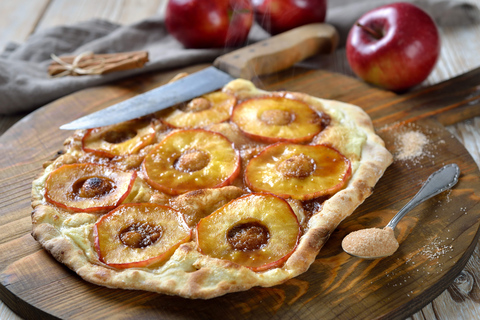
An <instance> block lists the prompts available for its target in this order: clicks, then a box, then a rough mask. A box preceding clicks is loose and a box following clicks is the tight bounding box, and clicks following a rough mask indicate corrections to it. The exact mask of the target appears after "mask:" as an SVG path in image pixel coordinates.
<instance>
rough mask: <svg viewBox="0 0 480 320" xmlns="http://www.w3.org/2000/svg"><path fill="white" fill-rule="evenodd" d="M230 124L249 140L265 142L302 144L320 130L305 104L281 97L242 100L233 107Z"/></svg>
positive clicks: (319, 120)
mask: <svg viewBox="0 0 480 320" xmlns="http://www.w3.org/2000/svg"><path fill="white" fill-rule="evenodd" d="M232 121H233V122H234V123H235V124H237V126H238V127H239V128H240V130H242V132H243V133H244V134H245V135H246V136H248V137H249V138H251V139H254V140H257V141H260V142H267V143H274V142H278V141H288V142H294V143H302V142H306V141H310V140H311V139H312V138H313V137H314V136H315V135H317V134H318V133H319V132H320V131H321V130H322V121H321V118H320V116H319V115H318V114H317V113H316V112H315V111H314V110H312V109H311V108H310V107H309V106H308V105H307V104H306V103H304V102H302V101H299V100H294V99H288V98H284V97H261V98H253V99H249V100H246V101H244V102H242V103H240V104H238V105H237V106H235V108H234V109H233V111H232Z"/></svg>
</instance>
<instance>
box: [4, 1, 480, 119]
mask: <svg viewBox="0 0 480 320" xmlns="http://www.w3.org/2000/svg"><path fill="white" fill-rule="evenodd" d="M391 2H395V1H393V0H370V1H358V0H330V1H329V3H328V12H327V19H326V21H327V22H328V23H331V24H332V25H334V26H335V27H336V28H337V30H338V31H339V34H340V37H341V44H342V43H343V42H344V41H345V38H346V35H347V34H348V31H349V29H350V28H351V26H352V25H353V23H354V22H355V21H356V19H358V18H359V17H360V16H361V15H362V14H364V13H365V12H367V11H369V10H371V9H373V8H375V7H378V6H380V5H382V4H386V3H391ZM410 2H414V3H416V4H417V5H419V6H420V7H422V8H423V9H425V10H426V11H427V12H429V13H430V14H431V15H432V17H434V19H435V20H436V22H437V23H438V24H439V25H445V24H449V23H450V22H451V21H459V19H458V15H465V17H464V19H468V20H470V21H471V20H472V19H477V20H478V18H479V14H478V10H477V9H476V7H475V6H473V5H470V4H468V3H466V2H461V1H454V0H411V1H410ZM462 19H463V18H462ZM462 19H460V20H462ZM268 36H269V35H268V34H267V33H266V32H264V31H263V30H262V29H261V28H260V27H259V26H258V25H254V27H253V28H252V30H251V32H250V35H249V40H248V42H249V43H251V42H255V41H258V40H261V39H263V38H266V37H268ZM137 50H145V51H148V52H149V59H150V61H149V62H148V63H147V64H146V65H145V66H144V67H143V68H140V69H134V70H128V71H121V72H114V73H110V74H106V75H88V76H80V77H70V76H68V77H62V78H51V77H49V76H48V74H47V68H48V65H49V64H50V63H51V61H52V60H51V57H50V55H51V54H52V53H53V54H55V55H57V56H60V55H77V54H80V53H83V52H86V51H93V52H94V53H114V52H126V51H137ZM228 50H230V49H228ZM226 51H227V49H185V48H184V47H183V46H182V45H181V44H180V43H179V42H178V41H176V40H175V39H174V38H173V37H172V36H171V35H169V34H168V32H167V30H166V28H165V25H164V20H163V17H159V16H157V17H155V16H154V17H151V18H149V19H146V20H144V21H141V22H139V23H136V24H132V25H127V26H121V25H118V24H114V23H111V22H108V21H104V20H98V19H94V20H89V21H85V22H82V23H78V24H75V25H70V26H59V27H54V28H50V29H47V30H42V31H39V32H37V33H35V34H33V35H32V36H30V37H29V38H28V39H27V41H26V42H25V43H23V44H14V43H10V44H8V45H7V46H6V48H5V50H4V52H3V53H2V54H1V55H0V114H14V113H19V112H27V111H31V110H34V109H36V108H38V107H40V106H43V105H45V104H46V103H48V102H51V101H53V100H55V99H58V98H60V97H62V96H65V95H68V94H70V93H72V92H75V91H77V90H81V89H84V88H87V87H91V86H97V85H101V84H105V83H108V82H111V81H114V80H118V79H122V78H125V77H129V76H132V75H138V74H141V73H145V72H150V71H161V70H166V69H171V68H177V67H184V66H188V65H193V64H198V63H207V62H212V61H213V60H214V59H215V58H216V57H217V56H219V55H221V54H222V53H225V52H226Z"/></svg>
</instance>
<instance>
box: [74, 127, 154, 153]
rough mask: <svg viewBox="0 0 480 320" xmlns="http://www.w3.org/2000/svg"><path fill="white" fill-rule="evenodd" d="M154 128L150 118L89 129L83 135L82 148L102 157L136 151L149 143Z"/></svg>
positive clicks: (152, 138)
mask: <svg viewBox="0 0 480 320" xmlns="http://www.w3.org/2000/svg"><path fill="white" fill-rule="evenodd" d="M154 138H155V128H154V126H153V123H152V122H151V121H150V120H144V119H135V120H131V121H127V122H122V123H119V124H114V125H111V126H105V127H101V128H95V129H90V130H88V131H87V133H86V134H85V135H84V136H83V139H82V148H83V150H84V151H85V152H93V153H95V154H98V155H100V156H103V157H109V158H113V157H115V156H121V155H127V154H134V153H137V152H138V151H139V150H140V149H141V148H143V147H145V146H147V145H149V144H151V143H152V142H153V140H154Z"/></svg>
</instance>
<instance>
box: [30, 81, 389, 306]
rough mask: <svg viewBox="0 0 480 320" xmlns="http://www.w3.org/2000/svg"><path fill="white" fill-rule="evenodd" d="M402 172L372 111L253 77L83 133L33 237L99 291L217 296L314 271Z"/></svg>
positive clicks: (59, 171)
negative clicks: (376, 191) (339, 232)
mask: <svg viewBox="0 0 480 320" xmlns="http://www.w3.org/2000/svg"><path fill="white" fill-rule="evenodd" d="M391 162H392V156H391V154H390V153H389V152H388V151H387V150H386V149H385V147H384V143H383V141H382V140H381V139H380V138H379V137H378V136H377V135H376V134H375V132H374V129H373V126H372V123H371V120H370V118H369V117H368V115H367V114H366V113H365V112H364V111H363V110H362V109H361V108H359V107H357V106H353V105H351V104H347V103H342V102H339V101H333V100H325V99H320V98H316V97H312V96H309V95H307V94H302V93H296V92H267V91H263V90H260V89H258V88H256V87H255V86H254V85H253V83H251V82H249V81H246V80H241V79H238V80H234V81H232V82H230V83H229V84H227V85H226V86H225V87H224V88H223V89H222V90H219V91H217V92H214V93H210V94H207V95H204V96H202V97H198V98H195V99H193V100H192V101H189V102H186V103H182V104H180V105H177V106H173V107H171V108H169V109H168V110H165V111H161V112H158V113H156V114H152V115H150V116H147V117H143V118H141V119H135V120H131V121H127V122H124V123H120V124H116V125H111V126H106V127H102V128H96V129H91V130H79V131H76V132H75V133H74V134H73V135H72V136H71V137H70V138H68V139H67V140H66V141H65V143H64V152H62V153H61V154H60V155H59V156H58V157H57V158H56V159H54V160H52V161H49V162H47V163H45V165H44V170H43V172H42V173H41V175H40V176H39V177H38V178H37V179H36V180H35V181H34V182H33V188H32V207H33V214H32V225H33V231H32V235H33V237H34V238H35V239H36V240H37V241H38V242H39V243H40V244H41V245H42V246H43V247H44V248H45V249H46V250H47V251H48V252H50V253H51V254H52V256H53V257H54V258H55V259H57V260H58V261H59V262H61V263H63V264H65V265H66V266H67V267H69V268H70V269H72V270H74V271H75V272H76V273H77V274H78V275H79V276H80V277H82V278H83V279H85V280H86V281H89V282H92V283H95V284H98V285H103V286H107V287H111V288H122V289H135V290H147V291H153V292H158V293H163V294H169V295H178V296H182V297H185V298H200V299H209V298H213V297H217V296H220V295H224V294H227V293H232V292H237V291H243V290H248V289H250V288H252V287H254V286H264V287H269V286H274V285H278V284H281V283H283V282H285V281H286V280H288V279H291V278H293V277H295V276H297V275H299V274H301V273H303V272H306V271H307V270H308V268H309V266H310V265H311V264H312V262H313V261H314V260H315V258H316V256H317V254H318V252H319V251H320V249H321V248H322V246H323V245H324V244H325V242H326V241H327V239H328V238H329V236H330V234H331V233H332V232H334V230H335V228H336V227H337V226H338V225H339V224H340V223H341V221H342V220H343V219H345V218H346V217H348V216H349V215H350V214H351V213H352V212H353V211H354V210H355V208H356V207H357V206H358V205H360V204H361V203H362V202H363V201H364V200H365V199H366V198H367V197H368V196H369V195H370V194H371V193H372V190H373V187H374V186H375V184H376V183H377V181H378V180H379V179H380V178H381V176H382V175H383V173H384V171H385V170H386V168H387V167H388V166H389V164H390V163H391Z"/></svg>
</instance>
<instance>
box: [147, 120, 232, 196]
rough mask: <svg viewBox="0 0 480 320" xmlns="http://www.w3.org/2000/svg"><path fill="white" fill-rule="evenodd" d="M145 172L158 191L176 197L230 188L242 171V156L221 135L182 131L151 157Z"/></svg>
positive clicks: (198, 130) (163, 141) (162, 142)
mask: <svg viewBox="0 0 480 320" xmlns="http://www.w3.org/2000/svg"><path fill="white" fill-rule="evenodd" d="M143 169H144V171H145V173H146V175H147V181H148V182H149V183H150V184H151V185H152V186H153V187H154V188H156V189H158V190H160V191H163V192H165V193H168V194H171V195H176V194H182V193H185V192H188V191H193V190H198V189H203V188H216V187H223V186H226V185H228V184H229V183H230V182H231V181H232V180H233V179H235V177H236V176H237V175H238V173H239V171H240V156H239V154H238V151H237V150H235V149H234V148H233V146H232V143H231V142H230V141H229V140H228V139H227V138H225V136H223V135H221V134H220V133H215V132H211V131H206V130H202V129H191V130H181V131H175V132H172V133H171V134H169V135H168V136H167V137H165V139H163V140H162V141H161V142H160V143H159V144H158V145H157V146H156V147H155V148H154V149H153V150H152V151H151V152H150V153H149V154H147V156H146V157H145V160H144V162H143Z"/></svg>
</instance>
